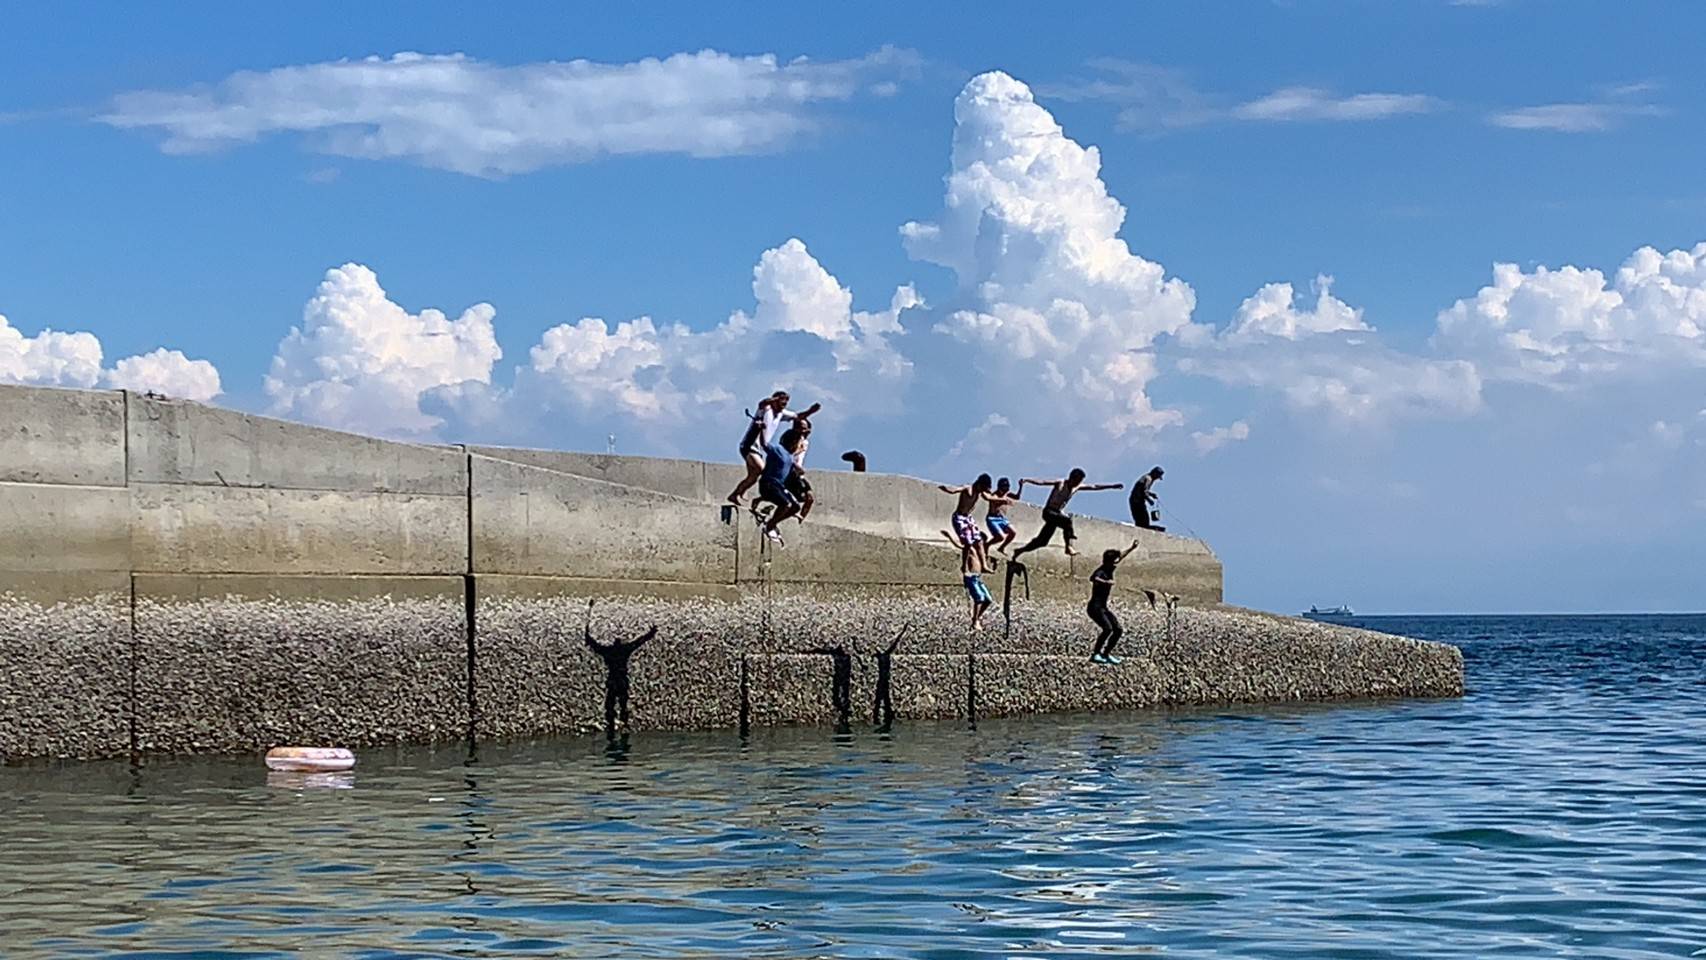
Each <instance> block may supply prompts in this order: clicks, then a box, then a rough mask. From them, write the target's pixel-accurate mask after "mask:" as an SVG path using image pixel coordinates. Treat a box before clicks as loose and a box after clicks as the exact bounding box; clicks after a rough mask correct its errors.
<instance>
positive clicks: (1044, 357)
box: [901, 72, 1195, 437]
mask: <svg viewBox="0 0 1706 960" xmlns="http://www.w3.org/2000/svg"><path fill="white" fill-rule="evenodd" d="M954 122H955V128H954V145H953V159H952V169H951V171H950V172H949V174H948V177H947V194H946V197H945V198H944V203H943V206H944V209H943V211H942V215H941V216H940V218H939V219H938V220H936V221H935V222H932V223H908V224H906V225H905V226H903V227H902V228H901V235H902V237H903V240H904V242H905V245H906V249H907V252H908V253H910V254H911V255H912V256H913V257H914V258H916V259H920V260H926V261H929V262H932V263H937V264H941V265H942V266H945V267H948V268H949V269H951V270H953V271H954V273H955V275H956V276H957V277H958V278H959V286H960V297H961V304H960V305H959V308H958V309H955V310H953V312H951V313H950V314H949V315H948V316H947V317H946V318H945V319H943V320H941V321H940V322H939V323H938V324H937V325H936V329H937V330H938V331H940V332H942V333H945V334H947V335H948V336H951V337H953V338H954V339H956V340H958V341H960V342H961V343H963V344H965V345H966V347H967V348H969V349H970V350H971V352H972V357H973V359H974V361H975V364H976V366H977V368H978V370H979V372H980V373H982V374H983V375H984V377H985V378H987V379H988V380H989V381H993V382H994V383H997V384H999V386H991V387H990V388H988V389H987V390H986V391H985V394H984V395H985V397H986V398H987V401H988V403H989V404H990V405H991V406H992V407H994V408H995V409H997V411H998V412H999V413H1001V414H1003V415H1004V416H1005V417H1006V418H1008V419H1009V420H1011V421H1012V423H1013V425H1014V427H1015V428H1016V429H1017V430H1019V431H1021V432H1026V433H1029V432H1030V430H1029V429H1027V427H1028V426H1033V427H1034V426H1038V425H1042V424H1045V423H1053V424H1057V425H1059V426H1061V427H1064V428H1069V429H1077V428H1079V427H1084V426H1088V427H1089V428H1090V430H1091V432H1092V433H1093V434H1099V435H1102V436H1104V437H1107V436H1111V437H1125V436H1130V435H1134V434H1141V433H1143V432H1145V431H1153V430H1156V429H1158V428H1161V427H1165V426H1169V425H1173V424H1177V423H1180V422H1182V416H1181V415H1180V414H1179V413H1178V412H1177V411H1174V410H1167V409H1157V408H1156V407H1155V406H1154V405H1153V404H1152V403H1151V401H1150V398H1149V395H1148V393H1147V387H1148V384H1149V382H1150V381H1151V380H1152V379H1153V378H1154V377H1155V375H1156V373H1157V369H1158V367H1157V364H1156V360H1155V355H1154V352H1153V347H1154V344H1155V341H1156V338H1157V337H1159V336H1162V335H1164V334H1174V333H1179V332H1181V331H1183V330H1185V329H1186V328H1187V327H1189V325H1190V318H1191V310H1192V309H1193V307H1194V305H1195V295H1194V294H1193V293H1192V291H1191V288H1190V287H1189V286H1187V285H1186V284H1185V283H1184V282H1183V281H1181V280H1177V279H1169V278H1167V277H1166V275H1165V271H1163V270H1162V268H1161V265H1160V264H1157V263H1152V262H1150V261H1148V260H1145V259H1143V258H1142V257H1139V256H1137V255H1136V254H1133V253H1132V252H1131V249H1130V248H1129V247H1127V246H1126V242H1125V241H1124V240H1122V239H1120V238H1119V236H1118V231H1119V229H1120V227H1121V225H1122V223H1123V222H1124V221H1125V208H1124V207H1122V206H1121V205H1120V204H1119V202H1118V201H1116V200H1115V199H1114V198H1113V197H1111V196H1109V195H1108V191H1107V187H1106V186H1105V185H1104V184H1103V183H1102V179H1101V176H1100V171H1101V156H1100V154H1099V153H1098V152H1097V150H1096V148H1095V147H1082V146H1080V145H1078V144H1077V143H1075V142H1073V141H1072V140H1071V139H1069V138H1068V137H1067V136H1066V135H1065V133H1064V132H1062V130H1061V127H1060V124H1058V123H1056V122H1055V120H1054V117H1052V116H1050V115H1049V112H1048V111H1047V110H1044V109H1043V108H1042V107H1040V106H1038V105H1037V103H1036V101H1035V100H1034V99H1033V98H1032V96H1031V91H1030V88H1028V87H1026V86H1025V85H1024V84H1023V83H1020V82H1019V81H1017V80H1015V79H1013V78H1012V77H1010V76H1008V75H1007V74H1005V73H999V72H992V73H986V74H983V75H981V76H978V77H975V78H973V79H972V81H971V82H970V83H968V84H967V85H966V87H965V89H964V90H963V91H962V92H961V93H960V95H959V98H958V99H957V100H956V101H955V102H954ZM1016 393H1017V394H1018V395H1021V396H1020V399H1017V400H1016V399H1015V394H1016Z"/></svg>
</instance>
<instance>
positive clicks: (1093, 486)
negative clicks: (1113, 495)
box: [1078, 483, 1125, 490]
mask: <svg viewBox="0 0 1706 960" xmlns="http://www.w3.org/2000/svg"><path fill="white" fill-rule="evenodd" d="M1078 489H1079V490H1124V489H1125V484H1123V483H1086V484H1081V485H1080V486H1079V487H1078Z"/></svg>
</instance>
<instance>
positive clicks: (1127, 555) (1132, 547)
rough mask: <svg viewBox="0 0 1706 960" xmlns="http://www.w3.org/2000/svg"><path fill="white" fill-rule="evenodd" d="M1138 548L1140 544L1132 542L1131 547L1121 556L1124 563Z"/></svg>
mask: <svg viewBox="0 0 1706 960" xmlns="http://www.w3.org/2000/svg"><path fill="white" fill-rule="evenodd" d="M1137 548H1138V542H1137V541H1136V540H1133V541H1132V542H1131V546H1129V547H1126V548H1125V552H1124V553H1122V554H1120V560H1121V561H1124V560H1125V558H1126V557H1129V556H1131V555H1132V553H1133V551H1135V550H1136V549H1137Z"/></svg>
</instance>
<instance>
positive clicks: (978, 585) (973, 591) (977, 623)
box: [941, 530, 995, 633]
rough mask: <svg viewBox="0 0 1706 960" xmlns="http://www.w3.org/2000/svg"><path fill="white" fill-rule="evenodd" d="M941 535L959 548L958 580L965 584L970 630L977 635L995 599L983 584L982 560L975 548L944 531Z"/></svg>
mask: <svg viewBox="0 0 1706 960" xmlns="http://www.w3.org/2000/svg"><path fill="white" fill-rule="evenodd" d="M941 533H942V536H944V537H947V538H948V542H949V543H951V544H953V545H954V546H956V547H959V548H960V580H961V582H963V583H964V584H965V588H966V596H968V597H970V598H971V629H972V632H973V633H977V632H978V631H980V630H982V629H983V615H984V614H985V613H986V612H988V610H989V607H990V605H991V604H993V603H994V602H995V597H994V596H993V595H992V594H990V592H989V587H987V586H985V585H984V582H983V571H984V565H983V560H982V558H981V557H980V556H979V554H978V552H977V548H976V547H974V546H972V545H970V544H967V543H964V542H962V541H961V540H960V538H958V537H956V536H954V535H953V534H951V533H949V532H948V531H946V530H943V531H941Z"/></svg>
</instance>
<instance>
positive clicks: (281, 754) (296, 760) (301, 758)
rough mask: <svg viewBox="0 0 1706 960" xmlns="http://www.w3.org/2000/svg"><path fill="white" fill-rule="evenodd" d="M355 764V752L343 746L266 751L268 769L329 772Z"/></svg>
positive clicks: (283, 748)
mask: <svg viewBox="0 0 1706 960" xmlns="http://www.w3.org/2000/svg"><path fill="white" fill-rule="evenodd" d="M354 766H355V754H353V753H350V752H349V751H348V750H345V749H344V748H343V747H273V748H272V749H271V750H268V751H267V769H268V770H294V771H301V772H307V773H330V772H334V771H338V770H348V769H350V768H351V767H354Z"/></svg>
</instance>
